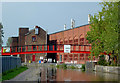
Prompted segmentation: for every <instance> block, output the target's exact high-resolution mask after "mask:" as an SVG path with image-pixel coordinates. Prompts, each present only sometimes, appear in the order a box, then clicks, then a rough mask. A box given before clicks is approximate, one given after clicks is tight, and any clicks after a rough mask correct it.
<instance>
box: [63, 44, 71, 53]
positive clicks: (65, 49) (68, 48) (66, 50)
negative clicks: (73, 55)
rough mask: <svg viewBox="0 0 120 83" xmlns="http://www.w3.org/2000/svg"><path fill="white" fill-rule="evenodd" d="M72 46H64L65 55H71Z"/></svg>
mask: <svg viewBox="0 0 120 83" xmlns="http://www.w3.org/2000/svg"><path fill="white" fill-rule="evenodd" d="M70 49H71V46H70V45H64V53H70Z"/></svg>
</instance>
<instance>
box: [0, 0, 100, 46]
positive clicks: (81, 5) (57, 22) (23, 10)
mask: <svg viewBox="0 0 120 83" xmlns="http://www.w3.org/2000/svg"><path fill="white" fill-rule="evenodd" d="M98 11H101V6H100V5H99V3H98V2H3V3H2V24H3V26H4V33H5V34H4V36H5V37H4V44H3V45H5V44H6V41H7V38H8V37H12V36H18V30H19V27H22V26H27V27H29V28H30V29H32V28H34V26H35V25H38V26H40V27H42V28H43V29H44V30H48V33H53V32H57V31H61V30H63V29H64V28H63V26H64V24H66V25H67V29H69V28H70V25H71V24H70V22H71V18H73V19H75V26H81V25H85V24H87V23H88V22H87V20H88V14H92V15H93V14H94V13H97V12H98Z"/></svg>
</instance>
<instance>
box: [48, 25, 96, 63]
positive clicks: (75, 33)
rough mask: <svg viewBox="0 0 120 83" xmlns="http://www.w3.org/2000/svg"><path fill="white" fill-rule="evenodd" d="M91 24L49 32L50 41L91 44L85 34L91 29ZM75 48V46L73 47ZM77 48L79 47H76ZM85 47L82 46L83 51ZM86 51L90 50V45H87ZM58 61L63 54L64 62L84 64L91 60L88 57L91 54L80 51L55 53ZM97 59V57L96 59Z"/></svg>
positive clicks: (54, 42) (55, 42)
mask: <svg viewBox="0 0 120 83" xmlns="http://www.w3.org/2000/svg"><path fill="white" fill-rule="evenodd" d="M89 27H90V25H89V24H87V25H83V26H79V27H75V28H71V29H68V30H63V31H60V32H56V33H52V34H49V43H52V44H64V45H65V44H69V45H90V44H89V43H88V41H87V40H86V38H85V36H86V34H87V32H88V31H90V29H89ZM71 49H73V47H71ZM76 49H77V47H76ZM82 50H84V48H83V47H82V46H81V51H82ZM85 50H86V51H89V47H86V49H85ZM54 56H55V57H56V60H57V62H59V61H60V58H61V57H60V56H62V62H64V63H77V64H80V63H81V64H84V63H85V62H86V61H90V59H89V58H88V56H89V54H80V53H57V54H55V55H54ZM94 60H95V59H94Z"/></svg>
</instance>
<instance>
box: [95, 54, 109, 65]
mask: <svg viewBox="0 0 120 83" xmlns="http://www.w3.org/2000/svg"><path fill="white" fill-rule="evenodd" d="M97 64H98V65H103V66H107V65H108V64H109V63H108V62H106V60H105V57H104V55H101V56H100V57H99V61H98V62H97Z"/></svg>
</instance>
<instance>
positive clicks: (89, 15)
mask: <svg viewBox="0 0 120 83" xmlns="http://www.w3.org/2000/svg"><path fill="white" fill-rule="evenodd" d="M90 17H91V14H88V24H90Z"/></svg>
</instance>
